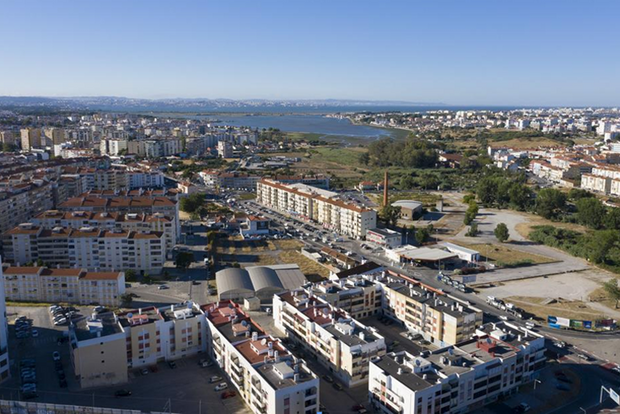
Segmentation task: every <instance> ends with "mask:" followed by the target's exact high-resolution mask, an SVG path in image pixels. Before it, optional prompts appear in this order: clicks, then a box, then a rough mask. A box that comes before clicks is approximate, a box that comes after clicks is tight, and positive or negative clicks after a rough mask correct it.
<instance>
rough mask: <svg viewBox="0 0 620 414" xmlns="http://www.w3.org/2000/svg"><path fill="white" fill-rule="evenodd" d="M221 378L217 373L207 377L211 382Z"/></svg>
mask: <svg viewBox="0 0 620 414" xmlns="http://www.w3.org/2000/svg"><path fill="white" fill-rule="evenodd" d="M221 380H222V377H220V376H219V375H214V376H212V377H211V378H209V383H211V384H213V383H214V382H218V381H221Z"/></svg>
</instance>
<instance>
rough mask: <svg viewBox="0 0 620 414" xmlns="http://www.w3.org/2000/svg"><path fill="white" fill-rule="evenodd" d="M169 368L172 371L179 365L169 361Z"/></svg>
mask: <svg viewBox="0 0 620 414" xmlns="http://www.w3.org/2000/svg"><path fill="white" fill-rule="evenodd" d="M168 366H169V367H170V368H172V369H175V368H176V367H177V363H176V362H174V361H168Z"/></svg>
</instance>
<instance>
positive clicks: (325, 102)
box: [0, 96, 444, 112]
mask: <svg viewBox="0 0 620 414" xmlns="http://www.w3.org/2000/svg"><path fill="white" fill-rule="evenodd" d="M443 105H444V104H442V103H435V102H405V101H372V100H348V99H311V100H268V99H242V100H234V99H206V98H195V99H187V98H172V99H137V98H125V97H117V96H76V97H66V98H55V97H43V96H0V107H27V108H50V109H52V108H56V109H65V110H109V111H174V112H182V111H192V112H194V111H220V112H221V111H234V112H240V111H241V110H249V111H261V110H274V109H275V110H279V111H282V110H286V109H287V108H288V109H290V110H292V111H298V110H300V109H304V108H309V109H315V110H316V109H319V110H320V109H321V108H325V109H327V108H330V109H333V108H343V110H344V109H345V108H357V109H358V110H359V109H363V108H381V107H386V108H387V107H404V108H406V107H411V108H414V107H419V106H443Z"/></svg>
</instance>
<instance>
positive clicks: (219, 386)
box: [213, 382, 228, 391]
mask: <svg viewBox="0 0 620 414" xmlns="http://www.w3.org/2000/svg"><path fill="white" fill-rule="evenodd" d="M226 388H228V384H227V383H225V382H221V383H219V384H217V385H216V386H215V388H214V389H213V390H214V391H223V390H225V389H226Z"/></svg>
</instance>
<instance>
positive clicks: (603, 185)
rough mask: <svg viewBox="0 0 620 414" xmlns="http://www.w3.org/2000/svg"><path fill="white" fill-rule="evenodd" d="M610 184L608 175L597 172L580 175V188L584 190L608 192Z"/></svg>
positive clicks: (610, 180)
mask: <svg viewBox="0 0 620 414" xmlns="http://www.w3.org/2000/svg"><path fill="white" fill-rule="evenodd" d="M613 181H615V180H613ZM611 185H612V179H611V178H610V177H605V176H602V175H597V174H583V175H582V176H581V188H583V189H584V190H588V191H592V192H595V193H602V194H609V193H610V192H611Z"/></svg>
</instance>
